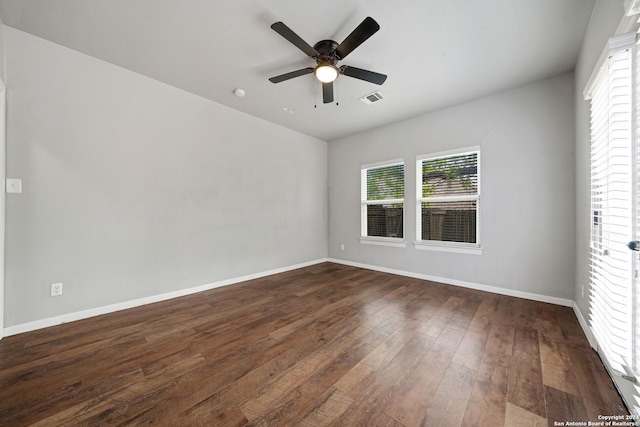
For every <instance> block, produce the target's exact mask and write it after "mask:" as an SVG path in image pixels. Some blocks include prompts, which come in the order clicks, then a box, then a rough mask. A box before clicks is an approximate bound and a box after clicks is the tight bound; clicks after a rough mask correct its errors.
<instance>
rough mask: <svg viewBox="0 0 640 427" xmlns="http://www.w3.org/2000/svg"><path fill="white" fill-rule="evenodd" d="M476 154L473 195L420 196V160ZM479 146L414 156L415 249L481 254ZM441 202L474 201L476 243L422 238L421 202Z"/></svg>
mask: <svg viewBox="0 0 640 427" xmlns="http://www.w3.org/2000/svg"><path fill="white" fill-rule="evenodd" d="M474 153H475V154H477V155H478V193H477V194H475V195H458V196H443V197H442V196H440V197H423V196H422V162H423V161H425V160H433V159H438V158H443V157H451V156H456V155H464V154H474ZM480 163H481V162H480V146H479V145H475V146H472V147H465V148H459V149H455V150H449V151H441V152H438V153H431V154H424V155H420V156H416V241H415V242H414V243H413V244H414V246H415V248H416V249H419V250H428V251H441V252H454V253H463V254H471V255H481V254H482V246H481V245H480V235H481V233H480V188H481V185H480V181H481V178H480V177H481V172H480ZM429 201H431V202H443V201H451V202H458V201H475V202H476V243H463V242H443V241H440V240H422V203H423V202H429Z"/></svg>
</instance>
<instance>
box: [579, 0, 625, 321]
mask: <svg viewBox="0 0 640 427" xmlns="http://www.w3.org/2000/svg"><path fill="white" fill-rule="evenodd" d="M623 3H624V0H605V1H603V0H599V1H598V2H597V3H596V5H595V7H594V9H593V13H592V14H591V20H590V21H589V26H588V28H587V32H586V34H585V37H584V40H583V42H582V48H581V50H580V56H579V58H578V62H577V64H576V70H575V81H576V87H575V109H576V122H575V128H576V140H575V152H576V166H575V168H576V179H575V181H576V196H575V197H576V202H575V203H576V219H575V227H576V282H575V292H574V300H575V302H576V304H577V305H578V307H579V308H580V311H581V312H582V314H583V315H584V316H585V318H588V314H589V305H588V298H589V233H590V216H591V214H590V209H591V208H590V177H589V150H590V144H591V142H590V139H591V137H590V124H589V121H590V112H589V105H590V104H589V102H588V101H585V100H584V96H583V90H584V88H585V86H586V84H587V80H589V77H590V76H591V73H592V71H593V69H594V67H595V66H596V63H597V62H598V59H599V57H600V55H601V53H602V51H603V50H604V47H605V45H606V44H607V40H608V39H609V37H611V36H613V35H614V33H615V31H616V27H617V26H618V24H619V23H620V20H621V19H622V15H623V13H624V7H623ZM583 287H584V295H583V293H582V289H583Z"/></svg>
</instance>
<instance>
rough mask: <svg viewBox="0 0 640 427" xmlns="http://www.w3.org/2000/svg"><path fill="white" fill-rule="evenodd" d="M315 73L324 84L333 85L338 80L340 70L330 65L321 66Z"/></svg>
mask: <svg viewBox="0 0 640 427" xmlns="http://www.w3.org/2000/svg"><path fill="white" fill-rule="evenodd" d="M313 72H314V74H315V75H316V78H317V79H318V80H320V81H321V82H322V83H331V82H333V81H334V80H335V79H337V78H338V69H337V68H336V67H334V66H333V65H331V64H329V63H323V64H319V65H318V66H317V67H316V69H315V70H314V71H313Z"/></svg>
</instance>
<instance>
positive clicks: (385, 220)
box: [360, 160, 404, 246]
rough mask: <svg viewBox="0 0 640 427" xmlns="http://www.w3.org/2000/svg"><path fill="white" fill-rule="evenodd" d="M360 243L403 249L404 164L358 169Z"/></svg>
mask: <svg viewBox="0 0 640 427" xmlns="http://www.w3.org/2000/svg"><path fill="white" fill-rule="evenodd" d="M361 181H362V184H361V192H362V193H361V196H362V197H361V199H362V232H361V236H362V237H361V239H360V240H361V242H362V243H378V244H390V245H393V246H395V245H397V244H398V243H401V245H402V246H404V243H403V238H404V221H403V218H404V162H403V161H402V160H396V161H390V162H385V163H383V164H375V165H368V166H363V167H362V169H361Z"/></svg>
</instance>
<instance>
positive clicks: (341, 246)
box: [340, 243, 344, 251]
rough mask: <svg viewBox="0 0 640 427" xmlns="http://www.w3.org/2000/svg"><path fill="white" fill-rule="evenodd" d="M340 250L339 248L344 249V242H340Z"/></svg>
mask: <svg viewBox="0 0 640 427" xmlns="http://www.w3.org/2000/svg"><path fill="white" fill-rule="evenodd" d="M340 250H341V251H344V243H342V244H341V245H340Z"/></svg>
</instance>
